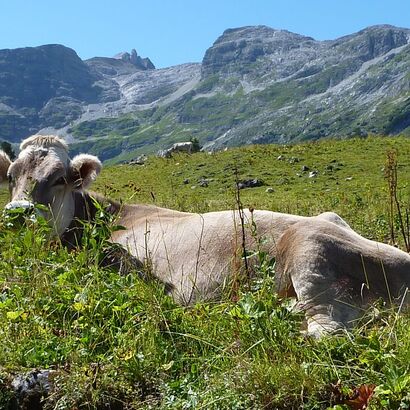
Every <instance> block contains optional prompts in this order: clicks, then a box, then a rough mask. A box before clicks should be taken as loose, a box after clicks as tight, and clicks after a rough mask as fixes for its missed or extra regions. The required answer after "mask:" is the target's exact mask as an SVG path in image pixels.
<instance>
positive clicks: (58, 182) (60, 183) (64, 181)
mask: <svg viewBox="0 0 410 410" xmlns="http://www.w3.org/2000/svg"><path fill="white" fill-rule="evenodd" d="M66 183H67V181H66V179H65V178H64V177H60V178H58V179H56V181H55V182H54V185H65V184H66Z"/></svg>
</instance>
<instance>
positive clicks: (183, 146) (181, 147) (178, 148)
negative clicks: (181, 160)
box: [157, 141, 194, 158]
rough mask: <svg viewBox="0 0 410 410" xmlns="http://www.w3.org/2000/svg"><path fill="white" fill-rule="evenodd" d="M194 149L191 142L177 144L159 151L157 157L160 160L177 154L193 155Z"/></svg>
mask: <svg viewBox="0 0 410 410" xmlns="http://www.w3.org/2000/svg"><path fill="white" fill-rule="evenodd" d="M193 148H194V144H193V143H192V142H191V141H186V142H176V143H175V144H174V145H173V146H172V147H171V148H168V149H166V150H160V151H158V154H157V156H158V157H160V158H171V156H172V154H173V153H175V152H185V153H187V154H192V152H193Z"/></svg>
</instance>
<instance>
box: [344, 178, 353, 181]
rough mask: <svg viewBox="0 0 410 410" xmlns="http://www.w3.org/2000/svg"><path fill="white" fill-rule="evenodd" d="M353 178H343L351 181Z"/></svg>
mask: <svg viewBox="0 0 410 410" xmlns="http://www.w3.org/2000/svg"><path fill="white" fill-rule="evenodd" d="M352 179H353V177H347V178H345V181H351V180H352Z"/></svg>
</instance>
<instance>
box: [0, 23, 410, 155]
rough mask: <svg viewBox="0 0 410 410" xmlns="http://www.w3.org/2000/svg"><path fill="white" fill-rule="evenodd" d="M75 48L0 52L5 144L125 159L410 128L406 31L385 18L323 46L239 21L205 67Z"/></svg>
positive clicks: (0, 119)
mask: <svg viewBox="0 0 410 410" xmlns="http://www.w3.org/2000/svg"><path fill="white" fill-rule="evenodd" d="M41 47H42V48H41ZM32 49H33V48H32ZM69 50H71V49H68V48H66V47H64V46H59V45H54V46H52V45H50V46H40V47H39V48H38V50H37V52H38V55H37V54H36V55H35V56H34V55H32V54H33V53H34V50H31V51H30V52H28V51H27V49H24V48H23V49H14V50H0V139H5V140H9V141H12V142H13V141H17V140H18V139H20V138H21V137H24V136H27V135H28V134H30V133H33V132H38V131H40V132H42V133H46V132H53V133H57V134H60V135H63V136H65V137H66V139H67V140H68V141H69V142H70V143H72V144H73V148H74V149H87V150H89V151H91V152H94V153H97V154H102V156H103V159H106V160H107V159H114V160H118V161H119V160H122V159H124V158H127V157H129V156H132V155H135V154H136V153H142V152H154V151H155V150H157V149H159V148H163V147H167V146H169V145H170V144H172V143H173V142H177V141H180V140H182V139H189V138H191V137H196V138H198V139H199V140H200V142H201V144H202V145H204V146H205V148H206V149H220V148H223V147H226V146H231V145H242V144H249V143H270V142H281V143H282V142H293V141H300V140H309V139H318V138H324V137H329V136H340V137H346V136H349V135H367V134H369V133H379V134H384V135H390V134H397V133H404V134H405V135H407V134H409V135H410V130H409V126H410V120H409V118H410V74H409V72H410V29H406V28H398V27H394V26H390V25H377V26H371V27H367V28H365V29H363V30H360V31H359V32H357V33H353V34H349V35H347V36H343V37H340V38H338V39H334V40H323V41H319V40H315V39H313V38H312V37H308V36H304V35H301V34H297V33H292V32H290V31H287V30H277V29H273V28H270V27H267V26H245V27H238V28H231V29H227V30H225V31H224V32H223V33H222V34H221V36H219V37H218V38H217V39H216V40H215V42H214V43H213V45H212V46H211V47H209V48H208V50H207V51H206V52H205V55H204V58H203V60H202V63H187V64H181V65H177V66H173V67H167V68H161V69H155V67H154V66H153V64H152V63H151V60H150V59H149V58H145V59H142V58H141V57H140V56H138V54H137V52H136V51H135V50H132V51H131V54H130V53H120V55H118V56H117V58H109V57H94V58H91V59H88V60H85V61H82V60H81V59H80V58H79V57H78V56H77V54H76V53H75V51H73V50H71V51H69ZM7 53H8V54H7ZM10 53H14V60H13V59H10ZM30 53H31V54H30ZM27 55H31V57H30V58H31V59H32V60H33V61H34V63H35V64H34V65H33V63H32V62H31V60H28V57H27ZM7 56H9V57H7ZM21 56H23V57H21ZM24 56H26V57H24ZM27 61H30V66H29V67H25V71H24V70H23V71H22V65H24V62H26V64H27ZM56 62H58V64H57V63H56ZM41 63H44V64H43V66H41ZM16 64H17V68H19V67H20V68H19V69H20V71H19V70H16V68H15V67H16ZM10 67H12V68H13V70H12V69H11V68H10ZM47 67H48V68H47ZM53 70H54V71H53ZM10 72H11V74H10ZM64 73H65V74H66V75H67V76H66V77H65V76H64V75H63V74H64ZM13 75H14V77H13ZM19 75H20V77H19ZM10 76H11V77H10ZM10 78H14V83H16V84H19V86H20V94H19V93H18V92H15V93H14V94H13V90H14V88H16V87H17V86H15V87H14V88H13V87H11V88H10V87H9V86H8V84H9V83H10ZM39 78H40V79H41V80H42V82H38V81H39V80H38V79H39ZM44 79H45V80H46V81H45V82H44ZM36 81H37V82H36ZM41 86H44V87H45V91H44V90H41ZM36 87H37V88H36ZM21 89H22V90H23V91H21ZM17 91H18V90H17ZM36 92H38V95H37V94H36ZM22 94H24V95H23V96H22ZM27 95H28V96H31V97H32V99H33V100H30V99H28V100H27V98H25V97H26V96H27ZM34 96H35V97H36V98H34ZM23 97H24V98H23ZM40 97H41V98H40ZM27 101H28V103H27ZM25 104H26V105H25ZM107 147H109V149H107ZM107 152H108V154H107Z"/></svg>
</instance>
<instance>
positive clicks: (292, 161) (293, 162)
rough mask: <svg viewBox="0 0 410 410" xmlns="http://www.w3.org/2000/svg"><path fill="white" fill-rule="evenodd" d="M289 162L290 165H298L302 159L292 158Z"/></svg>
mask: <svg viewBox="0 0 410 410" xmlns="http://www.w3.org/2000/svg"><path fill="white" fill-rule="evenodd" d="M288 162H289V164H296V163H297V162H300V159H299V158H298V157H292V158H290V159H289V161H288Z"/></svg>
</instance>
